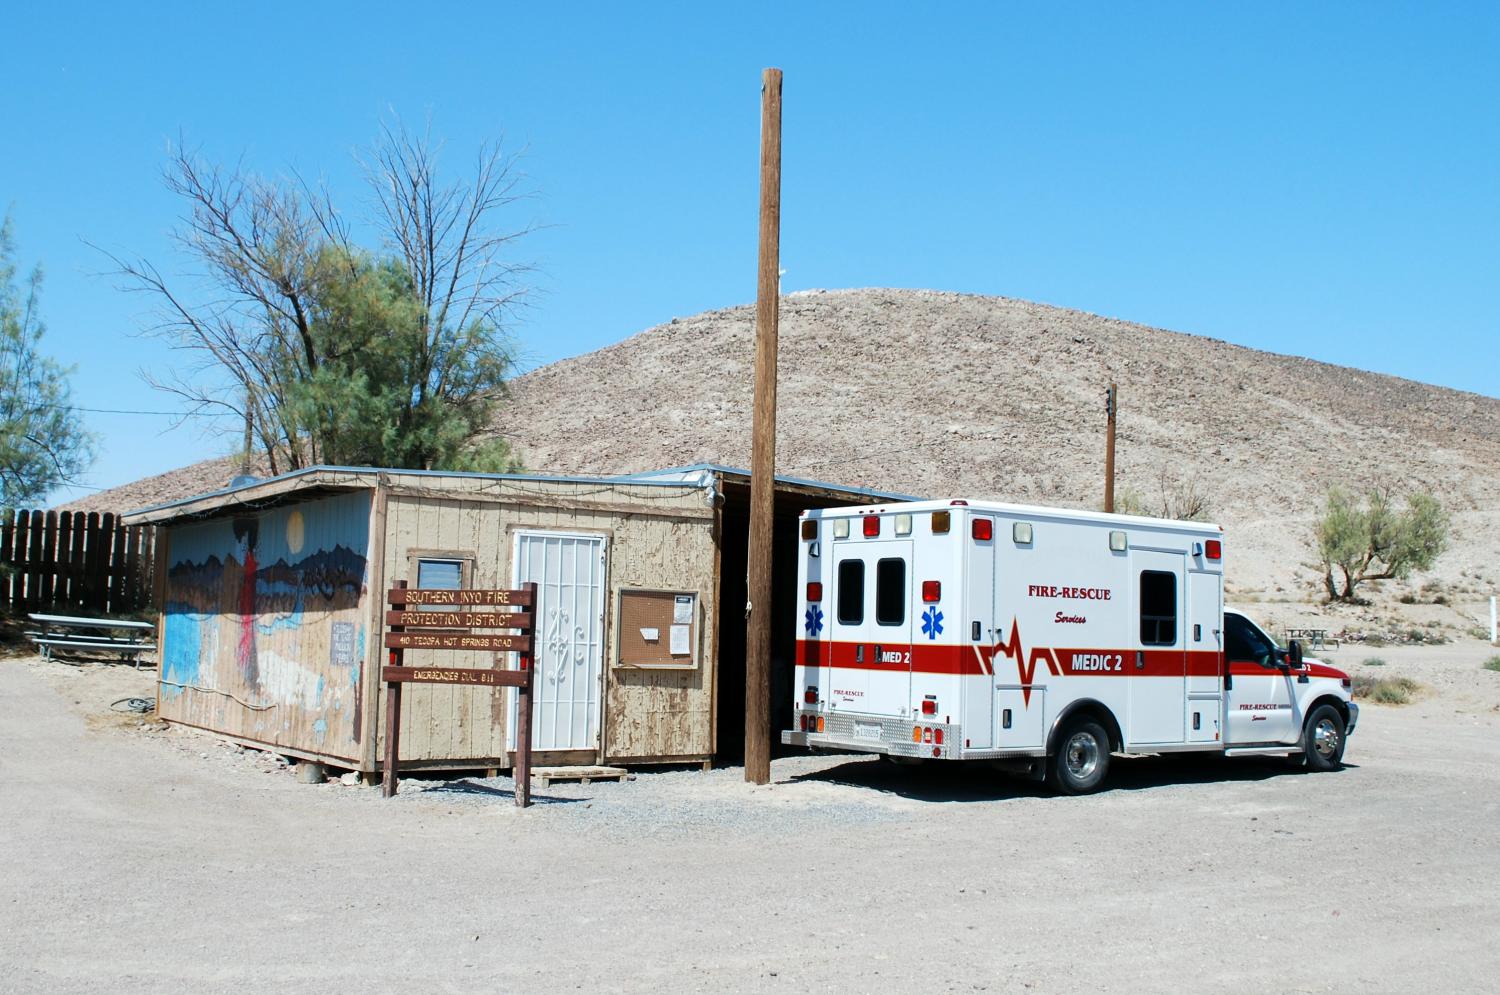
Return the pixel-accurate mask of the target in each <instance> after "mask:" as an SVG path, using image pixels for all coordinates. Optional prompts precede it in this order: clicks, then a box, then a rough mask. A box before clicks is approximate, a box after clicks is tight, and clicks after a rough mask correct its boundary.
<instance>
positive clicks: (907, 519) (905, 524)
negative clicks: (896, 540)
mask: <svg viewBox="0 0 1500 995" xmlns="http://www.w3.org/2000/svg"><path fill="white" fill-rule="evenodd" d="M896 534H897V535H898V536H909V535H911V515H910V514H909V513H908V514H903V515H897V516H896Z"/></svg>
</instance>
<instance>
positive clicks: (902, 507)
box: [803, 499, 1224, 535]
mask: <svg viewBox="0 0 1500 995" xmlns="http://www.w3.org/2000/svg"><path fill="white" fill-rule="evenodd" d="M955 507H958V508H962V507H967V508H968V510H969V511H979V512H986V513H988V514H992V515H1007V516H1011V517H1020V518H1045V519H1052V520H1054V521H1058V520H1065V521H1070V522H1089V523H1092V524H1095V525H1114V526H1121V525H1125V526H1135V527H1137V528H1147V527H1149V528H1156V529H1172V530H1173V531H1177V532H1201V533H1206V534H1209V535H1218V534H1221V533H1222V532H1223V531H1224V528H1223V526H1221V525H1218V524H1215V523H1213V522H1189V521H1177V520H1174V519H1170V518H1146V517H1143V516H1140V515H1107V514H1105V513H1104V512H1102V511H1086V510H1084V509H1082V508H1044V507H1042V506H1041V505H1034V504H1006V503H1004V502H1001V501H982V500H977V499H976V500H972V501H970V500H961V501H954V500H938V501H909V502H905V503H902V504H893V505H890V506H883V505H878V504H877V505H852V506H849V507H844V508H821V509H814V510H811V511H806V512H803V514H805V515H807V516H808V517H809V518H838V517H842V516H849V515H869V514H910V513H913V512H918V513H920V512H931V511H946V510H951V509H953V508H955Z"/></svg>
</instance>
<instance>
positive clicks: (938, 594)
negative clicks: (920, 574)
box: [922, 580, 943, 602]
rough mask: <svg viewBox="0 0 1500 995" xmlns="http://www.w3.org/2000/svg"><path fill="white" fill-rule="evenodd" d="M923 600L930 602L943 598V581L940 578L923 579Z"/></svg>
mask: <svg viewBox="0 0 1500 995" xmlns="http://www.w3.org/2000/svg"><path fill="white" fill-rule="evenodd" d="M922 600H923V601H928V602H931V601H941V600H943V582H942V581H940V580H924V581H922Z"/></svg>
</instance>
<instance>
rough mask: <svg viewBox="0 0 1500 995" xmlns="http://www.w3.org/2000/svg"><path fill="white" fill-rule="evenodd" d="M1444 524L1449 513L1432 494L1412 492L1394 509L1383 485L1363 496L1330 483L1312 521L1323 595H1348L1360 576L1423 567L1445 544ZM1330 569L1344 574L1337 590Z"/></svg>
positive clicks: (1385, 576)
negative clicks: (1314, 529)
mask: <svg viewBox="0 0 1500 995" xmlns="http://www.w3.org/2000/svg"><path fill="white" fill-rule="evenodd" d="M1448 527H1449V517H1448V513H1447V512H1446V511H1444V510H1443V507H1442V505H1441V504H1439V503H1438V500H1437V499H1436V498H1434V497H1433V496H1432V495H1431V494H1425V493H1418V494H1413V495H1411V496H1410V497H1408V498H1407V499H1406V507H1405V508H1404V509H1402V510H1397V508H1396V506H1395V502H1394V501H1393V500H1392V497H1391V493H1390V492H1389V491H1388V490H1386V489H1383V488H1376V489H1374V490H1371V491H1370V492H1369V493H1368V494H1366V495H1365V497H1364V498H1363V499H1360V498H1358V497H1356V496H1355V495H1354V494H1352V493H1351V492H1349V491H1347V490H1345V489H1344V488H1342V487H1332V488H1330V489H1329V491H1328V496H1327V501H1326V503H1325V504H1324V507H1323V514H1322V516H1321V517H1320V518H1319V519H1318V523H1317V540H1318V555H1319V556H1320V557H1322V562H1323V584H1324V587H1325V588H1326V589H1327V591H1328V599H1329V600H1330V601H1335V600H1337V601H1353V600H1355V593H1354V592H1355V589H1356V588H1357V587H1358V586H1359V585H1360V584H1362V583H1364V582H1365V581H1369V580H1387V579H1390V578H1393V577H1406V576H1409V575H1410V574H1411V572H1412V571H1413V570H1426V569H1428V568H1429V567H1431V566H1432V564H1433V561H1435V560H1436V559H1437V558H1438V556H1439V554H1441V553H1442V551H1443V549H1444V548H1445V547H1446V546H1447V542H1448ZM1335 573H1337V574H1338V575H1339V577H1341V578H1342V580H1343V589H1342V590H1340V589H1339V584H1338V577H1335Z"/></svg>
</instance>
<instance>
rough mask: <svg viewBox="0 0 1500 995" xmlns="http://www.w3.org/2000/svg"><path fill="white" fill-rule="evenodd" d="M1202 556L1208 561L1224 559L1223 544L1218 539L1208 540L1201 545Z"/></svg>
mask: <svg viewBox="0 0 1500 995" xmlns="http://www.w3.org/2000/svg"><path fill="white" fill-rule="evenodd" d="M1203 555H1204V556H1206V557H1208V558H1209V559H1210V560H1219V559H1223V557H1224V544H1223V543H1222V542H1220V541H1219V540H1218V539H1210V540H1208V541H1207V542H1205V543H1204V544H1203Z"/></svg>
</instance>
